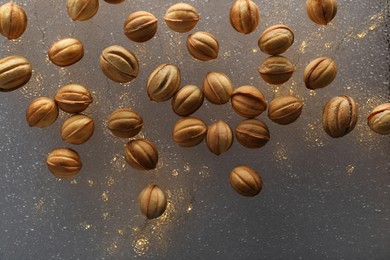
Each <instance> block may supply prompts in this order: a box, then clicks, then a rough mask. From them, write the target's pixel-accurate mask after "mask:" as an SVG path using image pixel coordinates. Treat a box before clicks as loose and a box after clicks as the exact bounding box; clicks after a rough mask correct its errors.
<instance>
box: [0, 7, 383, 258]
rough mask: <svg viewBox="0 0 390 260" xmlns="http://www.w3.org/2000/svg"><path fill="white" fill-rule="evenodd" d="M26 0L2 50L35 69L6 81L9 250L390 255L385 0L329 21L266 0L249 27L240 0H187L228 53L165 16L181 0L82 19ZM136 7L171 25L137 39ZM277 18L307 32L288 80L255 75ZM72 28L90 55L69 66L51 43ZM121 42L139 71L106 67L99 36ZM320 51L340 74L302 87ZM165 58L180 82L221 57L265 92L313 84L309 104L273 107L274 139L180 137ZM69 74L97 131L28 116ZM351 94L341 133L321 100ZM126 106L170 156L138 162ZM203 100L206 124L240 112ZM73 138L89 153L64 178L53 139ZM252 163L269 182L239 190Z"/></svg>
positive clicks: (4, 197) (238, 80) (36, 253)
mask: <svg viewBox="0 0 390 260" xmlns="http://www.w3.org/2000/svg"><path fill="white" fill-rule="evenodd" d="M5 2H6V1H0V3H1V4H3V3H5ZM16 2H17V3H18V4H21V5H22V6H23V7H24V8H25V10H26V12H27V15H28V18H29V24H28V28H27V31H26V32H25V34H24V35H23V36H22V37H21V38H20V39H19V40H15V41H8V40H6V39H5V38H3V37H1V39H0V44H1V48H0V56H1V58H3V57H5V56H8V55H12V54H18V55H23V56H26V57H27V58H28V59H29V60H30V61H31V63H32V65H33V68H34V71H33V77H32V79H31V81H30V82H29V83H28V84H27V85H26V86H25V87H23V88H22V89H20V90H17V91H14V92H11V93H1V95H0V100H1V101H0V122H1V124H0V131H1V134H0V153H1V156H0V173H1V174H0V183H1V184H0V185H1V186H0V187H1V188H0V212H1V213H0V214H1V216H0V259H130V258H135V257H139V258H157V257H158V258H161V259H389V257H390V247H389V245H390V232H389V231H390V207H389V206H390V194H389V192H390V175H389V172H390V144H389V137H388V136H380V135H377V134H375V133H373V132H371V131H370V130H369V128H368V127H367V125H366V118H367V115H368V114H369V112H370V111H371V110H372V109H373V108H374V107H375V106H377V105H379V104H381V103H384V102H388V101H389V78H390V77H389V64H390V63H389V49H388V47H389V22H388V16H389V3H388V1H386V0H376V1H367V0H355V1H347V0H345V1H341V0H339V1H338V2H339V11H338V14H337V16H336V17H335V19H334V21H333V22H332V23H331V24H330V25H328V26H326V27H323V26H318V25H316V24H314V23H312V22H311V21H309V19H308V18H307V16H306V13H305V1H303V0H301V1H292V0H290V1H286V0H283V1H281V0H280V1H256V3H257V4H258V5H259V7H260V12H261V19H262V21H261V24H260V25H259V27H258V28H257V30H256V31H255V32H254V33H252V34H250V35H241V34H239V33H237V32H235V31H234V30H233V29H232V27H231V26H230V24H229V18H228V15H229V9H230V6H231V5H232V3H233V1H214V0H213V1H188V2H189V3H191V4H193V5H194V6H195V7H196V8H197V9H198V11H199V12H200V15H201V20H200V22H199V23H198V25H197V27H196V28H195V29H194V30H193V31H201V30H205V31H209V32H212V33H214V34H215V36H216V37H217V38H218V40H219V42H220V46H221V48H220V53H219V58H218V59H217V60H216V61H211V62H200V61H196V60H194V59H192V58H191V56H190V55H189V54H188V52H187V50H186V44H185V43H186V37H187V35H188V34H178V33H175V32H173V31H171V30H169V29H168V27H167V26H166V25H165V23H164V22H163V19H162V17H163V16H164V14H165V11H166V10H167V9H168V7H169V6H170V5H172V4H174V3H175V2H174V1H168V0H159V1H135V0H134V1H130V0H126V1H125V2H124V3H122V4H119V5H109V4H107V3H105V2H103V1H100V3H101V5H100V9H99V12H98V14H97V15H96V16H95V17H94V18H93V19H91V20H89V21H85V22H73V21H71V19H70V18H69V17H68V15H67V12H66V4H65V2H66V1H60V0H52V1H38V0H35V1H33V0H30V1H28V0H24V1H23V0H19V1H16ZM137 10H146V11H150V12H152V13H153V14H154V15H155V16H156V17H157V18H158V19H159V29H158V33H157V35H156V36H155V38H153V39H152V40H150V41H149V42H147V43H142V44H137V43H134V42H131V41H129V40H128V39H127V38H126V37H125V36H124V34H123V31H122V30H123V22H124V20H125V18H126V17H127V15H128V14H130V13H131V12H133V11H137ZM277 23H284V24H286V25H288V26H290V27H291V28H292V29H293V30H294V32H295V43H294V44H293V46H292V47H291V49H290V50H289V51H288V52H286V54H285V56H286V57H288V58H289V59H291V60H292V62H293V63H294V64H295V65H296V68H297V70H296V73H295V74H294V75H293V78H292V79H291V80H290V81H289V82H287V83H286V84H284V85H282V86H277V87H275V86H271V85H267V84H266V83H264V82H263V81H262V80H261V78H260V77H259V75H258V72H257V67H258V66H259V65H260V63H261V61H262V60H263V59H264V58H265V57H266V55H265V54H262V53H261V52H260V51H259V49H258V47H257V40H258V38H259V36H260V34H261V32H262V31H264V30H265V29H266V28H267V27H268V26H271V25H274V24H277ZM69 36H73V37H77V38H79V39H80V40H81V41H82V42H83V44H84V46H85V56H84V58H83V59H82V60H81V61H80V62H78V63H77V64H75V65H72V66H70V67H68V68H59V67H57V66H55V65H53V64H52V63H50V61H49V60H48V59H47V49H48V48H49V46H50V45H51V44H52V43H53V42H55V41H57V40H59V39H61V38H64V37H69ZM113 44H119V45H122V46H124V47H127V48H129V49H130V50H131V51H133V52H134V53H135V54H136V56H137V57H138V58H139V60H140V74H139V76H138V78H137V79H136V80H134V81H133V82H131V83H130V84H125V85H120V84H116V83H114V82H112V81H110V80H108V79H107V78H106V77H105V76H104V75H103V74H102V73H101V71H100V69H99V67H98V58H99V55H100V52H101V51H102V50H103V49H104V48H105V47H107V46H109V45H113ZM318 56H329V57H332V58H334V59H335V61H336V63H337V65H338V75H337V78H336V80H335V81H334V82H333V83H332V85H331V86H329V87H327V88H324V89H321V90H318V91H315V92H314V91H309V90H308V89H306V88H305V87H304V85H303V80H302V74H303V70H304V67H305V66H306V65H307V64H308V63H309V62H310V61H311V60H313V59H314V58H316V57H318ZM167 62H168V63H173V64H176V65H177V66H179V67H180V69H181V71H182V83H183V84H196V85H198V86H200V85H201V83H202V81H203V78H204V76H205V74H206V73H207V72H209V71H222V72H224V73H226V74H227V75H228V76H229V77H230V78H231V80H232V82H233V84H234V87H235V88H236V87H238V86H240V85H246V84H248V85H254V86H256V87H259V88H260V89H261V91H262V92H263V93H264V95H265V97H266V99H267V101H268V102H269V101H271V100H272V98H273V97H275V96H278V95H281V94H285V93H292V94H294V95H297V96H299V97H300V98H302V99H303V100H304V109H303V113H302V116H301V117H300V118H299V120H298V121H297V122H295V123H294V124H291V125H289V126H279V125H276V124H275V123H273V122H271V121H270V120H268V118H267V116H266V113H264V114H263V115H261V116H260V117H259V118H260V119H262V120H264V121H265V122H266V123H267V125H268V126H269V128H270V132H271V140H270V141H269V143H268V144H267V145H266V146H265V147H263V148H261V149H257V150H248V149H245V148H243V147H242V146H240V145H239V144H238V143H237V142H235V143H234V144H233V147H232V149H231V150H230V151H228V152H227V153H226V154H223V155H221V156H219V157H217V156H215V155H213V154H212V153H210V152H209V151H208V150H207V147H206V145H205V144H204V143H202V144H201V145H199V146H197V147H194V148H187V149H184V148H180V147H179V146H178V145H176V144H175V143H174V142H173V141H172V139H171V131H172V126H173V124H174V123H175V121H176V120H177V119H178V116H176V115H175V114H174V113H173V112H172V110H171V107H170V102H164V103H153V102H150V101H149V100H148V97H147V94H146V91H145V83H146V79H147V77H148V75H149V73H150V72H151V71H152V70H153V69H154V68H155V67H156V66H157V65H159V64H161V63H167ZM69 83H79V84H82V85H85V86H87V87H88V88H89V89H90V91H91V92H92V93H93V97H94V103H93V104H92V105H91V106H90V107H89V108H88V109H87V110H86V112H85V113H86V114H87V115H90V116H92V117H93V118H94V119H95V122H96V131H95V134H94V136H93V137H92V139H91V140H90V141H89V142H88V143H86V144H83V145H80V146H73V145H67V144H66V143H64V142H62V140H61V138H60V132H59V130H60V127H61V123H62V122H63V121H64V119H65V118H67V117H68V115H66V114H65V113H61V116H60V118H59V120H58V121H57V122H56V123H55V124H54V125H53V126H51V127H50V128H47V129H35V128H29V127H28V125H27V123H26V121H25V116H24V114H25V109H26V107H27V105H28V104H29V102H31V100H33V99H34V98H36V97H39V96H48V97H53V96H54V95H55V92H56V90H57V89H58V88H59V87H60V86H62V85H65V84H69ZM340 94H348V95H350V96H352V97H353V98H354V99H355V100H356V102H357V104H358V106H359V121H358V124H357V126H356V128H355V130H354V131H353V132H352V133H350V134H349V135H347V136H345V137H344V138H341V139H332V138H330V137H328V136H327V135H326V134H325V132H324V131H323V130H322V126H321V114H322V107H323V105H324V103H325V102H326V101H327V100H328V99H329V98H331V97H333V96H336V95H340ZM120 107H129V108H133V109H135V110H136V111H138V112H139V113H140V114H141V115H142V116H143V118H144V121H145V125H144V128H143V131H142V133H141V134H140V136H144V137H145V138H148V139H150V140H152V141H153V142H155V143H156V144H157V146H158V149H159V153H160V161H159V164H158V169H157V170H154V171H151V172H139V171H136V170H133V169H131V168H130V167H129V166H128V165H126V164H125V161H124V158H123V155H122V150H123V145H124V143H125V142H126V140H119V139H118V138H114V137H113V136H111V135H110V133H109V132H108V131H107V129H106V127H105V126H106V118H107V116H108V115H109V114H110V113H111V112H112V111H113V110H115V109H117V108H120ZM195 115H196V116H199V117H200V118H202V119H203V120H205V122H207V123H208V124H210V123H211V122H213V121H215V120H218V119H222V120H226V121H227V122H228V123H229V124H230V126H231V127H232V128H234V127H235V126H236V124H237V123H238V122H239V121H240V120H242V118H240V117H239V116H237V115H236V114H235V113H234V112H233V110H232V108H231V107H230V105H229V104H226V105H224V106H216V105H212V104H210V103H208V102H205V103H204V105H203V107H202V108H201V109H200V110H199V111H198V112H196V114H195ZM62 146H70V147H72V148H74V149H76V150H77V151H78V152H79V153H80V155H81V157H82V160H83V163H84V167H83V169H82V171H81V172H80V174H79V175H78V176H77V177H76V178H74V179H72V180H58V179H56V178H54V177H53V176H52V175H51V174H50V173H49V171H48V170H47V168H46V165H45V163H44V161H45V157H46V155H47V153H48V152H50V151H51V150H52V149H53V148H56V147H62ZM239 164H248V165H250V166H251V167H253V168H254V169H256V170H257V171H258V172H259V173H260V174H261V175H262V177H263V180H264V189H263V191H262V192H261V194H259V195H258V196H257V197H254V198H245V197H241V196H239V195H238V194H237V193H235V192H234V191H233V189H232V188H231V187H230V186H229V183H228V181H227V178H228V174H229V173H230V171H231V169H232V168H234V167H235V166H237V165H239ZM149 183H157V184H158V185H160V186H161V187H162V188H164V190H165V191H166V193H167V195H168V198H169V205H168V209H167V211H166V213H165V214H164V215H163V216H162V217H160V218H159V219H157V220H152V221H147V220H146V219H145V217H144V216H143V215H142V214H141V213H140V211H139V209H138V205H137V197H138V194H139V192H140V191H141V190H142V188H143V187H144V186H146V185H147V184H149Z"/></svg>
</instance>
